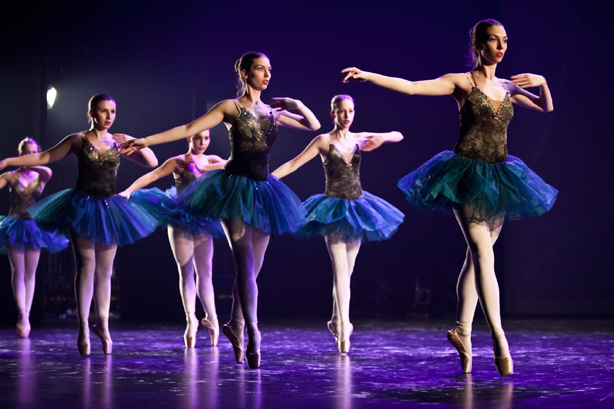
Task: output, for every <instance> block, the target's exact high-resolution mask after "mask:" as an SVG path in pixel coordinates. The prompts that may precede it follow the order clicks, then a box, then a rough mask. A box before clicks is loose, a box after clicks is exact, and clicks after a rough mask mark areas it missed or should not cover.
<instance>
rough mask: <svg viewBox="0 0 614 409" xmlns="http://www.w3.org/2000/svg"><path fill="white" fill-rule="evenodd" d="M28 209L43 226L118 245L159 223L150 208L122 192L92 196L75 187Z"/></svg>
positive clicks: (131, 240)
mask: <svg viewBox="0 0 614 409" xmlns="http://www.w3.org/2000/svg"><path fill="white" fill-rule="evenodd" d="M28 212H29V213H30V215H31V216H32V219H34V221H36V222H37V223H38V224H40V225H41V226H44V227H51V228H57V229H60V230H63V231H68V230H71V229H72V230H74V231H75V232H76V233H78V234H80V235H82V236H86V237H88V238H89V239H91V240H92V241H94V242H96V243H102V244H116V245H119V246H123V245H124V244H130V243H134V242H135V241H137V240H140V239H142V238H143V237H146V236H148V235H150V234H151V233H152V232H153V231H154V230H155V229H156V224H157V221H156V219H155V218H153V217H152V216H151V215H150V214H149V213H148V212H147V210H145V209H144V208H143V207H141V206H139V205H138V204H136V203H135V202H131V201H129V200H126V199H125V198H123V197H121V196H117V195H116V196H113V197H108V198H100V197H92V196H87V195H85V194H84V193H82V192H80V191H77V190H75V189H66V190H62V191H60V192H58V193H55V194H53V195H51V196H48V197H46V198H45V199H43V200H41V201H39V202H38V203H36V204H35V205H34V206H32V207H30V208H29V209H28Z"/></svg>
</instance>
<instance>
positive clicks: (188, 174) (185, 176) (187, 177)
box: [175, 163, 196, 193]
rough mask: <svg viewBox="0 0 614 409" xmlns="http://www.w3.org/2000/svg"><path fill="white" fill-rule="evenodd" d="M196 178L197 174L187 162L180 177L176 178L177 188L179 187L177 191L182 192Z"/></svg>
mask: <svg viewBox="0 0 614 409" xmlns="http://www.w3.org/2000/svg"><path fill="white" fill-rule="evenodd" d="M195 180H196V175H195V174H194V173H192V171H191V170H190V169H189V168H188V164H187V163H186V165H185V168H183V170H182V171H181V173H180V174H179V177H177V178H175V188H176V189H177V193H179V192H181V191H182V190H183V189H185V188H186V186H187V185H189V184H190V183H192V182H193V181H195Z"/></svg>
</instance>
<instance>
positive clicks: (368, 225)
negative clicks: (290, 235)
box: [296, 192, 405, 242]
mask: <svg viewBox="0 0 614 409" xmlns="http://www.w3.org/2000/svg"><path fill="white" fill-rule="evenodd" d="M303 207H304V209H305V211H306V212H307V224H306V225H305V226H303V227H302V228H301V229H300V230H299V231H298V232H297V233H296V235H297V236H299V237H312V236H327V235H331V234H334V235H337V236H340V237H341V238H342V239H343V241H346V242H347V241H356V240H363V241H379V240H386V239H388V238H390V236H392V235H393V234H394V232H395V231H397V229H398V227H399V225H400V224H401V223H402V222H403V218H404V217H405V216H404V215H403V213H401V212H400V211H399V210H398V209H397V208H396V207H394V206H393V205H391V204H390V203H388V202H386V201H385V200H383V199H380V198H379V197H377V196H374V195H372V194H371V193H369V192H364V196H363V197H361V198H360V199H355V200H343V199H337V198H334V197H331V196H327V195H322V194H318V195H314V196H311V197H310V198H308V199H307V200H306V201H305V203H303Z"/></svg>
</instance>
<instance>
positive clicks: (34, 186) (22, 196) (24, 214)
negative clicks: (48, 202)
mask: <svg viewBox="0 0 614 409" xmlns="http://www.w3.org/2000/svg"><path fill="white" fill-rule="evenodd" d="M43 187H44V186H43V184H42V183H41V181H40V177H39V178H38V179H37V180H36V181H35V182H33V183H31V184H30V185H29V186H27V187H24V186H22V185H21V184H20V183H19V179H18V178H17V175H15V184H14V185H13V187H12V188H11V210H10V211H9V214H8V215H9V216H11V217H14V218H16V219H22V220H30V214H29V213H28V207H30V206H32V205H33V204H34V203H36V202H38V201H39V200H41V198H42V197H43Z"/></svg>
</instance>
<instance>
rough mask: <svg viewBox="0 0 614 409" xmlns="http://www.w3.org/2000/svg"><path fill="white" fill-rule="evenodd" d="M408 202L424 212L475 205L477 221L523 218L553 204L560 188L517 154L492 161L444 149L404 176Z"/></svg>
mask: <svg viewBox="0 0 614 409" xmlns="http://www.w3.org/2000/svg"><path fill="white" fill-rule="evenodd" d="M398 187H399V188H400V189H401V190H402V191H403V192H404V193H405V197H406V199H407V201H408V202H409V203H410V204H411V205H413V206H415V207H416V208H418V209H419V210H421V211H424V212H431V211H439V212H444V213H452V210H453V209H454V207H455V206H462V205H468V206H470V208H471V210H472V212H473V217H474V218H475V219H476V220H477V221H488V220H491V219H493V218H494V217H505V219H506V220H518V219H522V218H523V217H527V216H533V217H537V216H540V215H542V214H544V213H545V212H547V211H548V210H550V209H551V208H552V206H553V205H554V202H555V200H556V196H557V194H558V191H557V190H556V189H555V188H553V187H552V186H550V185H548V184H547V183H545V182H544V181H543V180H542V178H540V177H539V176H538V175H537V174H536V173H535V172H533V171H532V170H531V169H529V167H528V166H527V165H525V163H524V162H523V161H522V160H520V159H518V158H517V157H515V156H510V157H509V159H508V160H507V161H506V162H499V163H488V162H484V161H480V160H475V159H470V158H467V157H465V156H461V155H457V154H455V153H454V152H451V151H444V152H441V153H439V154H437V155H435V156H434V157H433V158H431V159H430V160H429V161H428V162H426V163H424V164H423V165H422V166H420V167H419V168H418V169H416V170H415V171H413V172H412V173H410V174H409V175H407V176H405V177H404V178H402V179H401V180H399V183H398Z"/></svg>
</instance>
